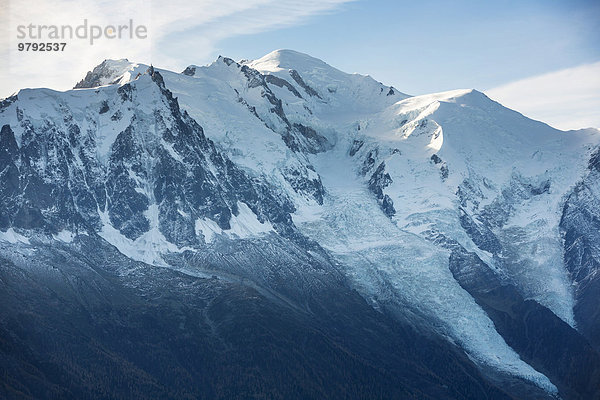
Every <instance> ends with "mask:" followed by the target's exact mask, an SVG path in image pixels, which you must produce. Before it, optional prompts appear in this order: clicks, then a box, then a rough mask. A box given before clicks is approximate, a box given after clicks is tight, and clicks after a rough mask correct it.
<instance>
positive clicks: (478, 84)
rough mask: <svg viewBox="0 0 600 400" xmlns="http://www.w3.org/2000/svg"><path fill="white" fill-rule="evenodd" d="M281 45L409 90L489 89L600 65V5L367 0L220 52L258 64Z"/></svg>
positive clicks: (571, 0) (246, 38)
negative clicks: (255, 60) (546, 74)
mask: <svg viewBox="0 0 600 400" xmlns="http://www.w3.org/2000/svg"><path fill="white" fill-rule="evenodd" d="M277 48H291V49H294V50H298V51H302V52H306V53H309V54H311V55H313V56H315V57H317V58H321V59H323V60H325V61H327V62H328V63H329V64H331V65H334V66H336V67H338V68H340V69H342V70H344V71H346V72H359V73H365V74H366V73H368V74H370V75H372V76H373V77H374V78H376V79H378V80H380V81H383V82H385V83H387V84H392V85H394V86H396V87H397V88H398V89H400V90H402V91H405V92H408V93H410V94H421V93H428V92H435V91H441V90H450V89H455V88H478V89H488V88H492V87H495V86H498V85H502V84H505V83H508V82H511V81H515V80H519V79H522V78H526V77H530V76H535V75H540V74H543V73H547V72H551V71H556V70H560V69H564V68H569V67H574V66H578V65H581V64H587V63H592V62H596V61H600V1H589V0H588V1H581V0H568V1H564V0H563V1H551V0H545V1H544V0H539V1H523V0H521V1H511V0H505V1H468V0H458V1H436V0H421V1H414V2H413V1H410V2H409V1H392V0H368V1H367V0H362V1H357V2H352V3H346V4H342V5H341V6H339V8H337V9H335V10H333V11H330V12H328V13H327V14H324V15H317V16H312V17H309V18H308V19H306V20H304V21H303V23H302V24H301V25H296V26H292V27H286V28H283V29H277V30H272V31H266V32H262V33H258V34H251V35H242V36H236V37H230V38H227V39H224V40H222V41H220V42H219V43H217V44H216V50H215V51H214V54H213V55H217V53H221V54H223V55H227V56H229V57H232V58H235V59H239V58H251V59H252V58H258V57H260V56H262V55H264V54H266V53H268V52H269V51H271V50H273V49H277Z"/></svg>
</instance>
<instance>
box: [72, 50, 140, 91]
mask: <svg viewBox="0 0 600 400" xmlns="http://www.w3.org/2000/svg"><path fill="white" fill-rule="evenodd" d="M147 69H148V66H147V65H144V64H137V63H134V62H131V61H129V60H128V59H126V58H122V59H120V60H104V61H102V62H101V63H100V64H98V65H97V66H96V67H94V69H93V70H91V71H89V72H88V73H87V74H86V76H85V78H83V79H82V80H81V81H79V82H78V83H77V84H76V85H75V87H74V89H85V88H94V87H98V86H104V85H110V84H117V83H118V84H121V85H122V84H125V83H127V82H130V81H132V80H133V79H135V78H136V77H137V76H138V74H141V73H144V72H145V71H146V70H147Z"/></svg>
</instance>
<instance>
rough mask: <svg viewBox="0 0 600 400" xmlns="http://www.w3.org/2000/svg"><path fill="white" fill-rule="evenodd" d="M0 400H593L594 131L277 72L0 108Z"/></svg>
mask: <svg viewBox="0 0 600 400" xmlns="http://www.w3.org/2000/svg"><path fill="white" fill-rule="evenodd" d="M0 127H1V132H0V296H1V299H2V303H3V307H2V309H1V310H0V360H1V361H0V368H1V373H2V376H3V377H4V378H3V382H2V384H1V385H0V393H1V394H2V396H4V397H7V398H17V397H21V398H56V397H59V398H65V397H70V398H156V397H160V398H281V399H284V398H285V399H296V398H297V399H306V398H369V399H372V398H432V399H433V398H435V399H459V398H460V399H480V398H494V399H505V398H506V399H510V398H534V399H555V398H557V397H561V398H565V399H587V398H595V397H597V396H599V395H600V392H599V391H598V390H599V389H598V388H600V354H599V351H600V313H599V312H598V309H599V308H598V302H597V299H598V296H599V295H600V274H599V273H598V271H599V269H600V246H599V243H600V225H598V221H600V198H599V193H600V186H599V182H600V180H599V178H600V175H599V174H600V161H599V160H600V131H598V130H596V129H587V130H579V131H570V132H563V131H559V130H556V129H554V128H552V127H550V126H548V125H546V124H543V123H541V122H538V121H533V120H530V119H528V118H526V117H524V116H523V115H521V114H519V113H517V112H515V111H512V110H509V109H507V108H505V107H503V106H502V105H501V104H499V103H497V102H495V101H493V100H491V99H490V98H488V97H487V96H486V95H485V94H483V93H481V92H478V91H476V90H456V91H450V92H443V93H435V94H429V95H423V96H409V95H407V94H404V93H402V92H400V91H398V90H397V89H395V88H393V87H391V86H386V85H384V84H383V83H380V82H377V81H376V80H374V79H373V78H371V77H369V76H363V75H359V74H347V73H344V72H342V71H339V70H337V69H336V68H333V67H331V66H329V65H328V64H326V63H325V62H323V61H321V60H318V59H316V58H313V57H310V56H308V55H305V54H302V53H298V52H295V51H292V50H277V51H275V52H272V53H269V54H268V55H266V56H264V57H262V58H260V59H258V60H253V61H240V62H236V61H234V60H232V59H230V58H227V57H219V58H218V59H217V60H216V61H214V62H213V63H211V64H210V65H207V66H197V65H190V66H189V67H187V68H186V69H185V70H184V71H183V72H181V73H177V72H172V71H168V70H164V69H160V68H156V67H149V66H147V65H143V64H136V63H132V62H129V61H128V60H125V59H123V60H116V61H115V60H105V61H104V62H102V63H101V64H100V65H98V66H97V67H95V68H94V69H93V70H92V71H90V72H88V73H87V75H86V76H85V78H84V79H83V80H81V81H80V82H79V83H78V84H77V85H76V86H75V88H74V89H73V90H70V91H66V92H57V91H52V90H48V89H24V90H21V91H20V92H19V93H18V94H17V95H15V96H13V97H10V98H7V99H4V100H2V101H1V102H0Z"/></svg>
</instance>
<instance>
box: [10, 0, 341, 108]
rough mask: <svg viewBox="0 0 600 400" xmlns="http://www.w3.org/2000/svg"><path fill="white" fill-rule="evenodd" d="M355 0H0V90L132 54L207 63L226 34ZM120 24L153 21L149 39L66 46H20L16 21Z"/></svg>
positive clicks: (62, 78)
mask: <svg viewBox="0 0 600 400" xmlns="http://www.w3.org/2000/svg"><path fill="white" fill-rule="evenodd" d="M350 1H353V0H304V1H300V0H245V1H239V0H201V1H189V0H173V1H169V2H163V1H152V2H147V1H143V0H132V1H123V0H41V1H36V2H35V5H33V4H31V3H27V2H21V1H16V0H12V1H9V0H0V7H1V9H2V13H1V15H0V25H2V26H4V27H5V28H4V32H0V33H1V34H0V57H2V59H3V60H8V62H3V63H0V97H5V96H7V95H9V94H10V93H12V92H14V91H16V90H18V89H19V88H22V87H39V86H45V87H51V88H55V89H60V90H64V89H68V88H70V87H72V86H73V84H74V81H75V80H77V79H79V78H81V77H82V76H83V74H84V73H85V71H87V70H88V69H90V68H92V67H93V66H94V65H95V64H97V63H99V62H100V61H102V60H103V59H105V58H129V59H130V60H133V61H138V62H144V63H151V62H152V63H154V64H156V65H158V66H161V67H164V68H172V69H180V68H183V67H185V66H186V65H188V64H190V63H204V62H208V61H209V60H210V59H211V58H212V57H214V55H215V54H214V52H215V49H216V48H217V46H218V42H219V41H220V40H223V39H226V38H230V37H234V36H239V35H246V34H252V33H258V32H263V31H266V30H272V29H277V28H281V27H286V26H291V25H295V24H300V23H303V22H304V21H305V20H306V18H308V17H310V16H313V15H317V14H322V13H326V12H332V11H335V10H336V9H338V8H339V7H340V6H341V5H342V4H344V3H347V2H350ZM84 19H87V20H88V23H89V24H96V25H102V26H106V25H118V24H126V23H128V21H129V20H130V19H132V20H133V21H134V22H135V23H136V24H138V25H139V24H143V25H145V26H147V27H148V38H147V39H144V40H139V39H137V40H135V39H134V40H124V39H121V40H116V39H112V40H110V39H102V40H98V41H97V42H96V43H95V44H94V45H92V46H91V45H89V43H87V42H86V41H84V40H70V41H68V44H67V47H66V49H65V52H64V53H62V52H59V53H35V52H27V53H25V52H19V51H17V44H18V40H17V26H18V25H28V24H30V23H33V24H38V25H58V26H60V25H65V24H69V25H73V26H77V25H80V24H82V23H83V21H84Z"/></svg>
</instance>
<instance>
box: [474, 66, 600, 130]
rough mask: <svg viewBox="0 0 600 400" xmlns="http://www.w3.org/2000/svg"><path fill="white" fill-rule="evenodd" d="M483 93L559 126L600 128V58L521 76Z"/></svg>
mask: <svg viewBox="0 0 600 400" xmlns="http://www.w3.org/2000/svg"><path fill="white" fill-rule="evenodd" d="M486 93H487V94H488V95H489V96H490V97H491V98H493V99H495V100H497V101H499V102H500V103H502V104H504V105H505V106H507V107H510V108H512V109H515V110H517V111H519V112H521V113H523V114H525V115H527V116H528V117H531V118H534V119H538V120H541V121H543V122H546V123H548V124H550V125H552V126H554V127H556V128H559V129H564V130H569V129H579V128H589V127H594V128H600V62H596V63H593V64H585V65H581V66H578V67H574V68H568V69H564V70H560V71H556V72H551V73H548V74H544V75H539V76H534V77H531V78H527V79H522V80H519V81H516V82H512V83H509V84H506V85H502V86H500V87H496V88H493V89H489V90H486Z"/></svg>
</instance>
